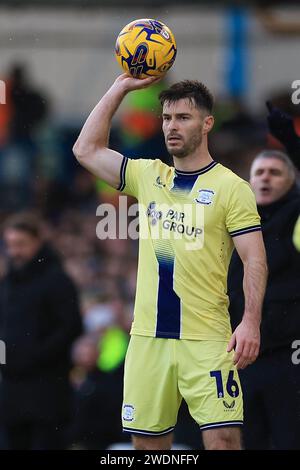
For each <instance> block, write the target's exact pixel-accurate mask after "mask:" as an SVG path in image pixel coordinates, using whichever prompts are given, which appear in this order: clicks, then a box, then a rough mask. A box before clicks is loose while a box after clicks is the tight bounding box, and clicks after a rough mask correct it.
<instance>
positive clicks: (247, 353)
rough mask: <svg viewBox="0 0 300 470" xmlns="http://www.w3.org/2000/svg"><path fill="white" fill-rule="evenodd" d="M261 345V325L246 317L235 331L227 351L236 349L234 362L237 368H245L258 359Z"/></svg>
mask: <svg viewBox="0 0 300 470" xmlns="http://www.w3.org/2000/svg"><path fill="white" fill-rule="evenodd" d="M259 346H260V329H259V325H257V324H256V323H254V322H251V321H249V320H245V319H244V320H242V321H241V323H240V324H239V325H238V327H237V328H236V329H235V331H234V332H233V334H232V336H231V338H230V341H229V343H228V346H227V352H230V351H232V350H233V349H234V351H235V352H234V357H233V364H234V365H236V367H237V369H245V367H247V366H248V365H249V364H252V363H253V362H254V361H255V360H256V358H257V356H258V353H259Z"/></svg>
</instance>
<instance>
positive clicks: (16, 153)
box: [0, 64, 48, 210]
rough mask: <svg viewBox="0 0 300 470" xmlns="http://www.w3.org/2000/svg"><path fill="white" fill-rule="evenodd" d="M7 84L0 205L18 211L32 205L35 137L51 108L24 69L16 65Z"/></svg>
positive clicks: (22, 66)
mask: <svg viewBox="0 0 300 470" xmlns="http://www.w3.org/2000/svg"><path fill="white" fill-rule="evenodd" d="M6 81H7V95H8V96H7V102H8V104H7V106H6V108H7V109H6V112H7V113H6V114H7V118H6V137H5V139H4V138H3V139H2V144H3V143H4V144H5V145H4V146H3V147H2V148H0V201H1V207H2V208H5V209H9V210H19V209H20V208H23V207H26V206H28V205H30V204H32V203H33V201H32V197H33V194H32V191H33V188H32V174H33V171H34V169H35V166H36V157H37V154H38V150H37V148H36V144H35V139H34V133H35V131H36V129H37V128H38V126H39V125H40V124H41V122H42V121H43V120H44V119H45V118H46V116H47V114H48V104H47V101H46V98H45V97H44V96H43V95H42V94H41V93H40V92H39V91H38V90H37V89H36V88H35V87H33V86H32V85H31V84H30V81H29V79H28V77H27V73H26V67H25V66H24V65H22V64H14V65H13V66H12V67H11V70H10V73H9V75H8V77H7V80H6ZM0 121H1V119H0ZM0 141H1V139H0ZM0 143H1V142H0Z"/></svg>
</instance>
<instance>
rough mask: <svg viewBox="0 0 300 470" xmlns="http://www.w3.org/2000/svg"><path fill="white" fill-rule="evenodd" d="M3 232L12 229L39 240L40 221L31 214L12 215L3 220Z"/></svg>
mask: <svg viewBox="0 0 300 470" xmlns="http://www.w3.org/2000/svg"><path fill="white" fill-rule="evenodd" d="M3 229H4V230H8V229H13V230H18V231H20V232H26V233H28V234H29V235H31V236H32V237H35V238H41V224H40V219H39V217H38V216H37V215H36V214H33V213H31V212H19V213H17V214H13V215H12V216H10V217H8V219H6V220H5V222H4V226H3Z"/></svg>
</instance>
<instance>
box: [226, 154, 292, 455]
mask: <svg viewBox="0 0 300 470" xmlns="http://www.w3.org/2000/svg"><path fill="white" fill-rule="evenodd" d="M250 183H251V185H252V188H253V190H254V192H255V196H256V200H257V204H258V211H259V214H260V216H261V224H262V232H263V237H264V242H265V247H266V252H267V259H268V266H269V280H268V285H267V289H266V295H265V301H264V306H263V314H262V323H261V348H260V354H259V356H258V358H257V360H256V362H255V363H254V364H252V365H250V366H248V367H247V368H246V369H245V370H243V371H241V372H240V377H241V380H242V385H243V391H244V407H245V425H244V443H245V448H246V449H269V448H275V449H300V437H299V429H300V369H299V367H300V366H299V365H297V364H295V363H293V361H292V355H293V352H294V350H293V348H292V344H293V342H294V341H295V340H299V339H300V253H299V252H298V251H297V250H296V248H295V246H294V244H293V232H294V227H295V224H296V221H297V219H298V216H299V212H300V191H299V188H298V187H297V185H296V179H295V170H294V167H293V164H292V162H291V161H290V160H289V158H288V157H287V155H286V154H284V153H282V152H279V151H276V150H269V151H264V152H262V153H261V154H259V155H258V156H257V158H256V159H255V160H254V162H253V164H252V168H251V178H250ZM242 282H243V269H242V263H241V261H240V260H239V257H238V255H237V254H236V252H234V253H233V256H232V260H231V265H230V270H229V275H228V291H229V297H230V315H231V321H232V326H233V328H235V325H237V324H238V323H239V321H240V318H241V316H242V314H243V302H244V298H243V288H242Z"/></svg>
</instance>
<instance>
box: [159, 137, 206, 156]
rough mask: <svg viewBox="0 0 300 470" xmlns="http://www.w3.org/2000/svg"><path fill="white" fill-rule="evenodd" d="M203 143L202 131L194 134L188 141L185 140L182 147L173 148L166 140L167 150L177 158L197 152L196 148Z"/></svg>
mask: <svg viewBox="0 0 300 470" xmlns="http://www.w3.org/2000/svg"><path fill="white" fill-rule="evenodd" d="M201 143H202V134H201V131H200V132H199V133H196V134H194V135H193V136H192V137H191V138H190V140H189V141H188V142H183V145H182V147H181V148H172V147H169V146H168V143H167V142H166V146H167V150H168V152H169V154H170V155H172V156H173V157H176V158H185V157H187V156H188V155H191V154H193V153H194V152H195V150H196V149H197V148H198V147H200V145H201Z"/></svg>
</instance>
